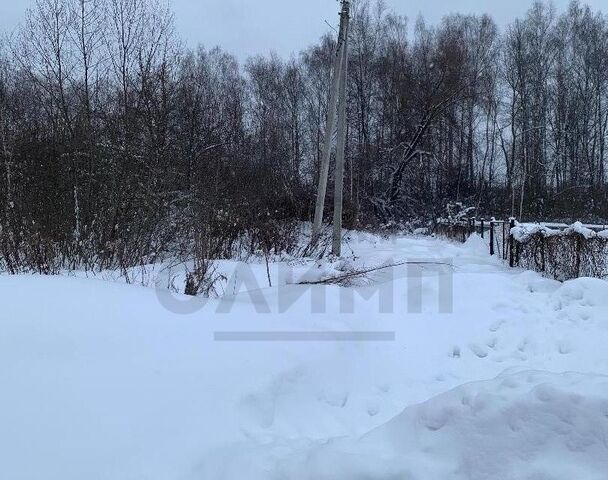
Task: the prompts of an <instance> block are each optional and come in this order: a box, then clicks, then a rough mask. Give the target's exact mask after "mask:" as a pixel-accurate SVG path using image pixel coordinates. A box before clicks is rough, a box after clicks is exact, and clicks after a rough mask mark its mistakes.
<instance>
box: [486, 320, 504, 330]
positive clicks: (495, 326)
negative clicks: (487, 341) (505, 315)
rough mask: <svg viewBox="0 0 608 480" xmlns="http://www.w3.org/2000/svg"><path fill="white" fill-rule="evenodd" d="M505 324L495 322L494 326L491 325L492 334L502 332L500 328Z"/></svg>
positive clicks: (502, 321) (500, 321) (498, 321)
mask: <svg viewBox="0 0 608 480" xmlns="http://www.w3.org/2000/svg"><path fill="white" fill-rule="evenodd" d="M504 323H505V321H504V320H497V321H496V322H494V323H493V324H492V325H490V328H489V330H490V332H492V333H495V332H497V331H498V330H500V327H502V326H503V324H504Z"/></svg>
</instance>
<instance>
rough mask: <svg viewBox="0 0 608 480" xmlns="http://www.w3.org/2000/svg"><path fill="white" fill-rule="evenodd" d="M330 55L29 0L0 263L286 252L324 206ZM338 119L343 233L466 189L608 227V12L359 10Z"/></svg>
mask: <svg viewBox="0 0 608 480" xmlns="http://www.w3.org/2000/svg"><path fill="white" fill-rule="evenodd" d="M334 50H335V34H333V33H330V34H328V35H326V36H325V37H323V38H322V39H320V41H319V42H318V43H317V44H315V45H312V46H310V47H309V48H307V49H305V50H304V51H302V52H301V54H299V55H298V56H294V57H292V58H290V59H284V58H280V57H279V56H277V55H269V56H257V57H253V58H250V59H249V60H247V61H246V62H245V63H244V65H239V62H238V61H237V60H236V58H235V57H234V56H233V55H232V54H230V53H228V52H225V51H223V50H222V49H221V48H212V49H205V48H203V47H198V48H195V49H191V48H187V47H185V46H184V45H183V42H182V41H181V40H180V38H179V36H178V34H177V32H176V31H175V26H174V19H173V15H172V12H171V11H170V10H169V9H167V8H166V7H164V6H163V4H162V3H160V2H156V1H152V0H37V1H36V3H35V5H34V7H33V8H32V9H31V10H29V11H28V12H27V14H26V17H25V20H24V22H23V24H22V25H21V26H20V28H19V29H18V31H16V32H15V33H13V34H11V35H9V36H5V37H3V38H2V39H0V264H1V267H2V268H3V269H6V270H9V271H20V270H22V269H23V268H25V267H29V268H35V269H38V270H39V271H47V270H53V269H54V268H56V266H57V265H59V266H61V268H79V267H83V266H84V267H85V268H89V267H90V268H116V267H121V268H127V267H129V266H133V265H137V264H143V263H147V262H153V261H155V259H157V258H159V256H162V255H163V254H164V253H165V252H167V251H173V252H182V253H184V255H187V254H191V253H192V250H193V249H194V250H196V252H198V257H199V258H208V257H215V258H218V257H222V256H229V255H231V254H233V253H234V250H235V248H237V245H238V248H243V245H242V242H243V239H244V238H245V239H246V242H247V244H246V245H245V248H248V249H250V250H251V251H252V252H253V251H256V250H260V249H261V250H263V251H266V252H270V251H273V252H275V253H278V252H280V251H281V250H288V249H289V248H290V245H291V243H293V242H294V241H295V240H294V236H295V233H294V228H295V227H294V225H296V224H297V223H298V222H301V221H309V220H311V218H312V215H313V213H314V212H313V210H314V197H315V189H316V183H317V176H318V171H319V163H320V156H321V151H322V142H323V137H324V129H325V119H326V114H327V97H328V90H329V84H330V77H331V71H330V70H331V64H332V60H333V56H334V54H335V52H334ZM347 111H348V113H347V115H348V129H347V147H346V176H345V182H344V185H345V192H344V197H345V216H346V218H345V225H346V226H347V227H358V228H365V227H367V226H381V225H398V224H400V223H405V222H408V221H417V222H424V221H428V220H432V219H434V218H437V217H438V216H440V215H441V214H442V213H443V210H444V209H445V207H446V205H447V203H448V202H455V201H458V202H462V203H463V204H465V205H468V206H474V207H476V208H477V211H478V212H479V213H478V214H479V215H484V214H485V215H490V214H491V215H515V216H517V217H518V218H551V219H606V218H607V217H608V203H607V200H608V198H607V197H608V188H607V184H606V180H607V178H606V171H605V162H606V155H607V152H606V139H607V136H608V131H607V129H608V18H607V17H606V16H605V15H603V14H602V13H601V12H594V11H592V10H591V9H590V8H589V7H587V6H584V5H582V4H579V3H577V2H574V3H572V4H571V5H570V7H569V8H568V9H567V10H566V11H565V12H561V13H560V12H557V11H556V10H555V9H554V8H553V7H552V6H551V5H550V4H549V3H540V2H539V3H535V4H534V5H533V6H532V8H531V9H530V10H529V12H528V13H527V15H526V16H525V17H524V18H521V19H517V20H515V21H514V22H513V23H511V24H510V25H508V26H507V27H505V28H503V29H499V28H498V27H497V25H496V24H495V22H494V21H493V20H492V19H491V18H490V17H489V16H486V15H479V16H475V15H449V16H446V17H445V18H444V19H443V20H442V21H441V22H440V23H439V24H438V25H428V24H427V23H425V21H424V20H423V19H421V18H419V19H416V20H415V21H413V22H409V23H408V21H407V19H406V18H405V17H402V16H399V15H395V14H393V13H392V12H390V11H389V10H387V9H386V8H384V6H383V4H382V3H381V2H377V3H376V2H371V1H370V2H368V1H366V0H357V1H355V2H353V16H352V20H351V30H350V67H349V84H348V105H347ZM327 202H328V208H327V209H326V211H327V212H328V213H327V214H328V215H331V205H330V203H331V185H330V189H329V195H328V200H327ZM239 242H240V243H239ZM196 252H195V253H196ZM24 266H25V267H24Z"/></svg>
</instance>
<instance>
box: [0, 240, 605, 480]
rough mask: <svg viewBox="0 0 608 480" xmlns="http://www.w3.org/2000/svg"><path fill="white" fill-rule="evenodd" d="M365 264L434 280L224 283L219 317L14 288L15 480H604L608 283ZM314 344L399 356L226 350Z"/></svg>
mask: <svg viewBox="0 0 608 480" xmlns="http://www.w3.org/2000/svg"><path fill="white" fill-rule="evenodd" d="M350 246H351V247H352V251H353V252H354V258H353V259H352V260H349V261H348V262H347V263H350V264H351V265H352V266H354V267H357V268H368V267H373V266H378V265H389V264H395V263H400V262H402V261H405V260H409V261H424V262H435V263H437V265H435V264H433V263H426V264H424V265H418V266H415V267H409V268H411V269H410V270H408V266H406V265H401V266H398V267H395V268H393V269H385V270H381V271H378V272H375V273H373V274H370V276H369V278H368V279H366V280H365V282H363V284H365V285H367V286H364V287H361V286H360V285H359V286H353V287H348V288H345V287H339V286H324V285H315V286H309V285H292V284H290V285H286V283H293V282H294V281H297V280H302V279H309V280H314V279H318V278H320V277H322V276H323V275H325V274H328V273H331V272H335V271H338V270H339V269H344V266H345V265H344V263H345V262H342V263H338V264H334V265H315V264H314V263H308V264H303V263H298V262H291V265H290V267H291V268H292V269H293V270H294V272H293V275H292V277H293V278H292V279H291V280H289V279H288V278H287V277H288V276H286V275H285V270H286V269H287V265H280V264H273V265H271V281H272V285H273V286H272V287H269V286H268V278H267V273H266V266H265V265H264V264H263V263H258V264H254V265H251V266H250V268H247V267H245V268H243V267H242V266H241V269H240V270H238V269H237V273H236V274H234V271H235V268H236V267H237V266H238V265H237V263H236V262H223V263H222V264H221V268H222V270H223V271H225V273H226V275H227V277H230V278H231V279H232V280H231V282H230V283H229V284H228V285H226V288H225V289H224V292H225V295H226V296H225V297H223V298H222V299H216V300H208V301H207V302H205V303H204V304H203V303H202V302H201V301H199V303H196V302H195V301H193V300H191V299H188V298H187V297H183V296H179V295H173V297H171V298H168V294H166V292H165V291H164V290H161V291H159V290H155V289H154V288H149V287H143V286H133V285H126V284H121V283H117V282H109V281H102V280H99V279H90V278H79V277H74V276H72V277H67V276H62V277H39V276H17V277H11V276H5V275H2V276H0V302H1V304H2V307H1V308H0V479H3V480H97V479H99V480H194V479H203V480H222V479H226V480H244V479H247V480H279V479H307V480H313V479H314V480H329V479H332V480H342V479H348V480H351V479H355V480H357V479H360V480H363V479H365V480H389V479H390V480H464V479H475V480H477V479H479V480H482V479H484V480H486V479H500V480H507V479H508V480H524V479H525V480H606V479H608V376H606V375H608V282H605V281H603V280H594V279H584V278H583V279H578V280H574V281H570V282H566V283H564V284H560V283H558V282H555V281H552V280H547V279H544V278H542V277H541V276H539V275H538V274H536V273H532V272H524V271H522V270H517V269H509V268H507V267H505V266H504V265H503V264H502V263H501V262H500V261H499V260H498V259H495V258H491V257H490V256H489V255H488V254H487V249H486V246H485V245H484V243H483V241H482V240H481V239H480V238H478V237H472V238H471V239H469V241H468V242H467V243H466V244H464V245H460V244H454V243H449V242H446V241H443V240H439V239H434V238H430V237H394V238H390V239H380V238H378V237H373V236H369V235H361V236H356V237H355V238H353V240H352V241H351V242H350ZM349 253H350V251H349ZM446 263H449V264H451V266H446V265H444V264H446ZM408 272H409V274H408ZM413 272H418V273H420V275H421V277H422V280H420V277H418V276H417V275H415V274H413ZM450 282H451V284H452V286H453V288H452V289H449V288H448V287H449V285H450ZM446 286H447V287H446ZM446 288H448V289H449V291H447V294H446ZM378 290H379V291H381V292H382V293H380V294H375V295H371V294H372V293H374V292H376V293H377V291H378ZM440 291H441V292H442V295H443V297H441V298H442V300H441V301H438V298H439V297H440V295H439V292H440ZM159 292H160V293H159ZM419 293H421V294H422V301H421V303H420V305H419V306H418V305H417V304H418V302H417V301H416V298H417V295H418V294H419ZM351 294H354V295H353V296H352V297H350V295H351ZM323 295H325V299H326V303H325V306H323V302H322V299H323ZM382 295H384V297H382V298H383V299H382V301H379V297H381V296H382ZM450 296H451V298H452V304H451V307H450V305H449V303H450V302H449V297H450ZM311 297H312V298H313V299H314V308H313V306H311ZM352 299H354V300H352ZM390 299H392V306H391V305H390V303H391V302H390ZM184 302H185V303H184ZM408 305H409V306H408ZM446 306H447V307H450V308H447V307H446ZM351 307H352V308H351ZM446 309H447V310H449V311H448V312H447V313H446V312H445V310H446ZM319 310H321V312H320V313H319ZM351 310H352V311H351ZM417 310H421V311H417ZM186 311H189V313H184V312H186ZM179 312H182V313H179ZM346 312H349V313H346ZM298 331H303V332H309V333H310V332H312V333H314V332H336V331H337V332H384V333H388V334H390V333H391V332H394V333H395V340H394V341H356V342H337V341H300V342H298V341H288V337H286V338H285V339H284V340H283V341H281V340H280V338H279V339H278V340H277V339H276V338H275V341H220V340H222V338H223V339H224V340H226V339H225V338H224V337H222V335H226V332H228V333H234V332H237V333H238V332H257V333H264V332H298ZM218 332H220V333H219V338H216V334H218ZM291 340H293V338H291Z"/></svg>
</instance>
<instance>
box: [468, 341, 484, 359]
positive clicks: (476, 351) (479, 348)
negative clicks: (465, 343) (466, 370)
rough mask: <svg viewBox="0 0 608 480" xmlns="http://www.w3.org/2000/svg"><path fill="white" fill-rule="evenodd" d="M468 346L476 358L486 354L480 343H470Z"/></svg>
mask: <svg viewBox="0 0 608 480" xmlns="http://www.w3.org/2000/svg"><path fill="white" fill-rule="evenodd" d="M469 348H470V349H471V351H472V352H473V353H474V354H475V355H476V356H477V357H478V358H486V357H487V356H488V351H487V350H486V349H485V348H484V347H482V346H481V345H478V344H476V343H472V344H471V345H469Z"/></svg>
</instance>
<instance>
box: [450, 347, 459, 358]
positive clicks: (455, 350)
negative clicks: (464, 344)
mask: <svg viewBox="0 0 608 480" xmlns="http://www.w3.org/2000/svg"><path fill="white" fill-rule="evenodd" d="M449 356H450V357H451V358H460V347H459V346H458V345H455V346H454V347H452V350H451V351H450V353H449Z"/></svg>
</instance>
